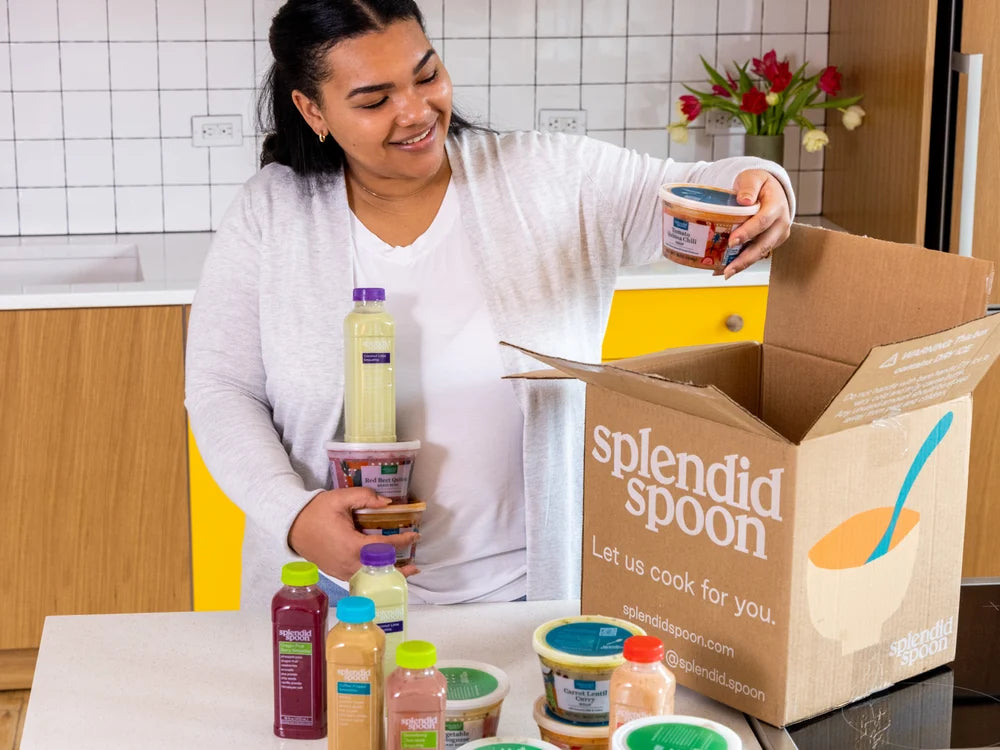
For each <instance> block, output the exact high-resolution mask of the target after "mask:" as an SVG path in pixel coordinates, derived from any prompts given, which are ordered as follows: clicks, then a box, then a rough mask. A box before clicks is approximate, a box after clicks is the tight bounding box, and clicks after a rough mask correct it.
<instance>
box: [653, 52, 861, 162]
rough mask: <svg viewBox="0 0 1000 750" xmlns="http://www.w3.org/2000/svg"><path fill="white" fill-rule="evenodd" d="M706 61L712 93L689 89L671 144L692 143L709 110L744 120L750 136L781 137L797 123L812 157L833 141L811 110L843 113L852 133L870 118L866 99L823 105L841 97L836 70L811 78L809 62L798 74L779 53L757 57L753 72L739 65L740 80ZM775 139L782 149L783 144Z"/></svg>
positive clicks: (747, 65)
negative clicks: (693, 127) (696, 123)
mask: <svg viewBox="0 0 1000 750" xmlns="http://www.w3.org/2000/svg"><path fill="white" fill-rule="evenodd" d="M701 62H702V65H704V66H705V70H706V71H707V73H708V77H709V82H710V83H711V86H712V89H711V91H699V90H697V89H694V88H691V87H690V86H685V87H684V88H686V89H687V90H688V91H690V92H691V93H690V94H687V95H685V96H682V97H681V98H680V100H679V101H678V102H677V108H678V115H679V118H680V119H679V120H677V121H676V122H672V123H670V125H668V126H667V129H668V130H669V131H670V137H671V140H673V141H675V142H677V143H685V142H687V136H688V132H687V128H688V125H689V124H690V123H691V122H692V121H693V120H694V119H695V118H697V117H698V115H699V114H701V112H702V111H703V110H710V109H718V110H722V111H723V112H728V113H730V114H732V115H733V116H735V117H736V118H738V119H739V121H740V122H741V123H742V124H743V127H744V128H745V129H746V132H747V135H748V136H780V135H782V134H783V133H784V132H785V127H786V126H787V125H789V124H791V123H795V124H797V125H799V126H800V127H801V128H802V144H803V146H805V149H806V151H810V152H815V151H819V150H821V149H822V148H823V147H824V146H826V145H827V144H828V143H829V142H830V139H829V137H828V136H827V134H826V133H825V132H823V131H822V130H819V129H818V128H817V127H816V126H815V125H813V123H812V122H811V121H810V120H809V118H808V117H806V115H805V114H804V112H805V110H807V109H838V110H840V112H841V113H842V117H841V121H842V122H843V124H844V127H845V128H847V129H848V130H854V129H855V128H856V127H858V126H859V125H861V122H862V120H863V119H864V116H865V111H864V110H863V109H862V108H861V107H859V106H858V102H859V101H860V100H861V96H849V97H842V98H839V99H838V98H829V99H826V100H825V101H818V99H819V98H820V96H822V95H824V94H825V95H827V96H829V97H836V96H837V94H839V93H840V85H841V75H840V72H839V71H838V70H837V68H836V66H833V65H829V66H827V67H825V68H823V69H822V70H821V71H819V72H818V73H816V74H814V75H812V76H807V75H806V66H807V65H808V63H804V64H803V65H802V66H801V67H799V68H798V70H796V71H795V72H794V73H793V72H792V70H791V68H790V66H789V63H788V58H787V57H786V58H785V59H784V60H782V61H781V62H778V56H777V54H776V53H775V51H774V50H773V49H772V50H771V51H770V52H768V53H767V54H765V55H764V57H763V58H761V59H758V58H756V57H755V58H753V61H752V67H751V63H749V62H746V63H743V64H742V65H739V64H737V63H735V62H734V63H733V66H734V67H735V68H736V71H737V76H736V77H735V78H734V77H733V76H732V74H730V73H729V71H728V70H727V71H725V72H726V75H725V77H723V76H722V75H721V74H720V73H719V72H718V71H717V70H716V69H715V68H713V67H712V66H711V65H709V64H708V62H707V61H706V60H705V58H704V57H703V58H701ZM748 68H749V70H748ZM772 140H774V141H778V143H779V145H780V139H772ZM748 142H749V139H748ZM778 153H779V154H780V153H781V152H780V151H779V152H778ZM776 161H777V159H776Z"/></svg>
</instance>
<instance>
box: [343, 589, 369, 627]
mask: <svg viewBox="0 0 1000 750" xmlns="http://www.w3.org/2000/svg"><path fill="white" fill-rule="evenodd" d="M337 619H338V620H340V622H347V623H350V624H352V625H357V624H360V623H362V622H371V621H372V620H374V619H375V602H373V601H372V600H371V599H369V598H368V597H367V596H345V597H344V598H343V599H341V600H339V601H338V602H337Z"/></svg>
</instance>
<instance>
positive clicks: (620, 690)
mask: <svg viewBox="0 0 1000 750" xmlns="http://www.w3.org/2000/svg"><path fill="white" fill-rule="evenodd" d="M622 655H623V656H624V657H625V663H624V664H622V665H621V666H620V667H618V668H617V669H615V671H614V672H612V673H611V682H610V685H609V687H608V701H609V703H610V707H611V710H610V717H609V724H610V725H611V731H612V732H614V731H615V730H616V729H617V728H618V727H620V726H621V725H622V724H625V723H626V722H629V721H632V720H633V719H642V718H645V717H647V716H665V715H668V714H672V713H673V712H674V693H675V692H676V690H677V681H676V680H675V679H674V675H673V673H672V672H671V671H670V670H669V669H667V668H666V666H665V665H664V664H663V641H661V640H660V639H659V638H655V637H653V636H651V635H633V636H632V637H630V638H626V639H625V648H624V650H623V651H622Z"/></svg>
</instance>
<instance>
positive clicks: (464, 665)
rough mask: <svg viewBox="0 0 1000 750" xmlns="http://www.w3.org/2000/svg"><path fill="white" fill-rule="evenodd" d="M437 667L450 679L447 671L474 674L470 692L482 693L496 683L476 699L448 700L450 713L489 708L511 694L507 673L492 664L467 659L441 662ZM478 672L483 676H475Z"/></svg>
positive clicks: (449, 684) (449, 680)
mask: <svg viewBox="0 0 1000 750" xmlns="http://www.w3.org/2000/svg"><path fill="white" fill-rule="evenodd" d="M436 667H437V670H438V672H441V673H442V674H444V675H445V677H449V675H448V674H447V673H446V672H445V670H446V669H447V670H453V671H455V672H460V671H465V672H471V673H473V674H472V675H471V677H472V678H473V681H472V683H471V684H470V692H477V690H478V691H479V692H482V691H483V690H484V688H486V689H488V688H489V687H490V685H492V683H496V684H495V686H493V689H492V690H489V692H485V693H483V694H482V695H479V696H478V697H475V698H464V699H455V698H448V706H447V710H448V711H474V710H476V709H477V708H488V707H490V706H493V705H496V704H497V703H499V702H500V701H502V700H503V699H504V698H506V697H507V693H509V692H510V680H509V679H508V678H507V673H506V672H504V671H503V670H502V669H500V667H494V666H493V665H492V664H487V663H485V662H481V661H469V660H466V659H446V660H443V661H439V662H438V663H437V665H436ZM476 672H480V673H483V674H481V675H477V674H474V673H476ZM490 678H492V679H490ZM451 682H452V681H451V679H450V678H449V679H448V692H449V693H450V692H451ZM477 683H478V684H477ZM484 683H485V684H484Z"/></svg>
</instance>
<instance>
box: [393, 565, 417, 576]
mask: <svg viewBox="0 0 1000 750" xmlns="http://www.w3.org/2000/svg"><path fill="white" fill-rule="evenodd" d="M396 570H398V571H399V572H400V573H402V574H403V575H404V576H406V577H407V578H409V577H410V576H415V575H416V574H417V573H419V572H420V568H418V567H417V566H416V565H414V564H413V563H410V564H409V565H403V566H402V567H399V568H396Z"/></svg>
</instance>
